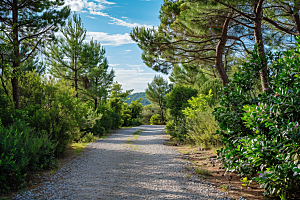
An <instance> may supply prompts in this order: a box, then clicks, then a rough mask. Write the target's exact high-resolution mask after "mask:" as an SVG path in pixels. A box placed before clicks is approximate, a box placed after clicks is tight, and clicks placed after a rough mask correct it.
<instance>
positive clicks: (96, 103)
mask: <svg viewBox="0 0 300 200" xmlns="http://www.w3.org/2000/svg"><path fill="white" fill-rule="evenodd" d="M97 105H98V99H97V98H96V99H95V110H97Z"/></svg>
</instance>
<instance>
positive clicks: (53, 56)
mask: <svg viewBox="0 0 300 200" xmlns="http://www.w3.org/2000/svg"><path fill="white" fill-rule="evenodd" d="M73 22H74V23H73ZM61 32H62V34H63V36H62V37H58V38H57V40H56V42H55V43H51V44H50V46H49V50H48V51H46V52H45V54H46V56H47V59H48V65H51V66H52V67H51V69H50V72H51V73H52V74H53V75H54V76H55V77H58V78H64V79H67V80H72V81H74V87H75V90H76V97H77V98H78V81H79V79H81V78H82V74H81V73H82V72H83V71H84V68H87V67H88V65H87V63H85V62H86V61H87V59H86V58H84V55H85V54H83V44H84V43H83V41H84V39H85V37H86V30H85V29H84V28H83V25H82V23H81V18H80V16H78V15H76V14H74V15H73V20H72V18H69V21H68V25H67V26H66V27H64V28H62V29H61Z"/></svg>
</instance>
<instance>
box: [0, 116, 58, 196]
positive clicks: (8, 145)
mask: <svg viewBox="0 0 300 200" xmlns="http://www.w3.org/2000/svg"><path fill="white" fill-rule="evenodd" d="M0 143H1V145H0V192H7V191H8V190H10V189H18V188H20V187H22V186H23V183H24V180H25V177H26V173H27V172H28V171H36V170H42V169H45V168H48V167H50V166H51V165H52V163H53V160H54V152H55V148H56V146H57V143H53V142H52V141H51V140H50V138H49V137H48V134H47V133H45V132H36V131H34V129H33V128H30V127H28V126H27V124H25V123H24V122H21V121H16V122H14V123H13V124H12V125H11V126H10V127H8V128H5V127H3V126H0Z"/></svg>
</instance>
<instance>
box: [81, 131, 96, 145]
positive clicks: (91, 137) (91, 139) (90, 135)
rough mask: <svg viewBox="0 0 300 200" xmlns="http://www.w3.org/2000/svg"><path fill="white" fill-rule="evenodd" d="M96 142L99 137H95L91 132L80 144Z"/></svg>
mask: <svg viewBox="0 0 300 200" xmlns="http://www.w3.org/2000/svg"><path fill="white" fill-rule="evenodd" d="M96 140H97V137H95V136H94V134H93V133H91V132H89V133H87V134H85V135H84V136H83V137H82V138H81V139H80V142H82V143H90V142H95V141H96Z"/></svg>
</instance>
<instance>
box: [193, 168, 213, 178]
mask: <svg viewBox="0 0 300 200" xmlns="http://www.w3.org/2000/svg"><path fill="white" fill-rule="evenodd" d="M195 172H196V173H197V174H201V175H209V176H212V172H211V171H208V170H206V169H203V168H201V167H197V168H195Z"/></svg>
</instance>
